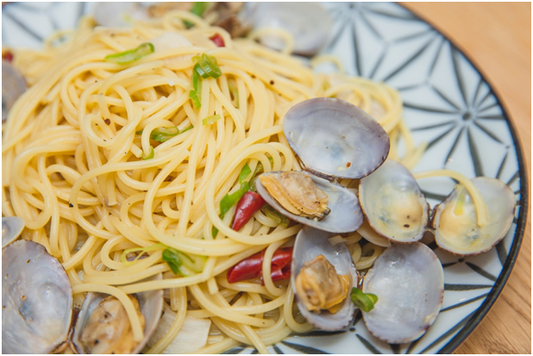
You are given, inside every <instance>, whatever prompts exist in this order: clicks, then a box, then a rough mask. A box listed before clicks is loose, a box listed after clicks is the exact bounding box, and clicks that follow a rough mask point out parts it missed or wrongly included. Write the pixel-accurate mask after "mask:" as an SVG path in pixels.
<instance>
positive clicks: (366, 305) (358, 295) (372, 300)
mask: <svg viewBox="0 0 533 356" xmlns="http://www.w3.org/2000/svg"><path fill="white" fill-rule="evenodd" d="M350 299H351V300H352V302H353V303H354V304H355V305H356V306H357V307H358V308H359V309H361V310H362V311H364V312H366V313H368V312H369V311H371V310H372V309H374V304H376V302H377V301H378V297H377V296H376V295H375V294H372V293H364V292H363V291H362V290H360V289H359V288H356V287H353V288H352V291H351V292H350Z"/></svg>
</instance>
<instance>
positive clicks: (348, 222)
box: [255, 172, 363, 233]
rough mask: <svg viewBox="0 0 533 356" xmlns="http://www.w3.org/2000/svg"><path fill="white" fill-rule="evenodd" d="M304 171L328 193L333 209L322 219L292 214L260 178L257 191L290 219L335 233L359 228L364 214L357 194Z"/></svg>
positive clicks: (330, 207)
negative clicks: (269, 191)
mask: <svg viewBox="0 0 533 356" xmlns="http://www.w3.org/2000/svg"><path fill="white" fill-rule="evenodd" d="M280 173H281V172H268V173H263V174H264V175H273V174H280ZM302 173H303V174H307V175H308V176H309V177H310V178H311V179H312V180H313V182H314V183H315V184H316V185H317V186H318V187H319V188H320V189H321V190H323V191H324V192H325V193H326V194H327V195H328V198H329V202H328V207H329V209H331V211H330V213H329V214H328V215H327V216H326V217H325V218H324V219H322V220H316V219H308V218H306V217H303V216H299V215H295V214H291V213H290V212H288V211H287V210H286V209H284V208H283V207H282V206H281V205H280V204H279V203H278V202H277V200H276V199H274V198H273V197H272V196H271V195H270V194H269V193H268V191H267V190H266V188H265V187H264V186H263V184H262V183H261V180H260V179H256V180H255V185H256V189H257V192H258V193H259V194H260V195H261V196H262V197H263V199H265V201H266V202H267V203H268V204H269V205H270V206H272V207H273V208H274V209H276V210H277V211H279V212H280V213H282V214H283V215H285V216H286V217H288V218H289V219H292V220H294V221H297V222H299V223H301V224H304V225H308V226H311V227H314V228H316V229H320V230H324V231H329V232H335V233H345V232H352V231H355V230H357V229H358V228H359V226H360V225H361V224H362V222H363V214H362V213H361V208H360V207H359V201H358V200H357V196H356V195H355V194H354V193H353V192H351V191H350V190H349V189H347V188H344V187H342V186H341V185H339V184H336V183H331V182H329V181H328V180H326V179H322V178H319V177H316V176H313V175H312V174H308V173H305V172H302Z"/></svg>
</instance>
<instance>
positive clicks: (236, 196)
mask: <svg viewBox="0 0 533 356" xmlns="http://www.w3.org/2000/svg"><path fill="white" fill-rule="evenodd" d="M249 189H250V183H248V182H244V183H241V187H240V188H239V189H238V190H237V191H235V192H234V193H233V194H226V195H225V196H224V198H222V200H221V201H220V218H221V219H223V218H224V215H226V213H227V212H228V210H229V209H231V207H232V206H233V205H235V204H237V202H238V201H239V200H241V198H242V196H243V195H244V194H245V193H246V192H247V191H248V190H249Z"/></svg>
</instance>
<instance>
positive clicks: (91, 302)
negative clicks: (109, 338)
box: [72, 274, 163, 354]
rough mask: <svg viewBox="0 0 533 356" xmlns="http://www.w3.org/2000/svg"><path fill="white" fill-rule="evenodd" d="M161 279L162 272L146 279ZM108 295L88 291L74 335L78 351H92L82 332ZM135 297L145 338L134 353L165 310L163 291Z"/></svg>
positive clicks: (136, 347) (143, 342) (153, 328)
mask: <svg viewBox="0 0 533 356" xmlns="http://www.w3.org/2000/svg"><path fill="white" fill-rule="evenodd" d="M161 279H162V276H161V274H158V275H155V276H154V277H151V278H149V279H146V280H147V281H148V280H161ZM106 297H108V295H107V294H104V293H88V294H87V296H86V297H85V301H84V302H83V306H82V308H81V311H80V313H79V315H78V320H77V321H76V325H75V327H74V333H73V336H72V344H73V348H74V349H75V350H76V352H78V353H90V352H88V351H89V350H87V349H86V347H85V346H84V344H83V342H82V341H81V338H82V334H83V331H84V329H85V327H86V326H87V322H88V321H89V318H90V317H91V314H92V313H93V312H94V310H95V309H96V308H97V307H98V304H99V303H100V302H101V301H102V300H103V299H104V298H106ZM135 297H136V298H137V300H138V302H139V307H140V310H141V313H142V315H143V316H144V320H145V323H144V338H143V340H142V341H141V342H140V343H139V344H138V345H137V346H135V348H134V349H133V351H132V352H131V353H133V354H138V353H140V352H141V351H142V349H143V347H144V346H145V345H146V343H147V342H148V339H149V338H150V336H152V334H153V333H154V331H155V329H156V328H157V323H158V322H159V319H160V318H161V313H162V310H163V291H162V290H153V291H147V292H142V293H137V294H135ZM109 332H113V330H112V329H111V331H109Z"/></svg>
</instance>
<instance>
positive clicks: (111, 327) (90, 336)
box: [80, 295, 145, 354]
mask: <svg viewBox="0 0 533 356" xmlns="http://www.w3.org/2000/svg"><path fill="white" fill-rule="evenodd" d="M128 297H129V299H130V301H131V302H132V303H133V306H134V308H135V311H136V312H137V315H138V317H139V320H140V322H141V327H142V328H143V329H144V323H145V321H144V316H143V315H142V313H141V309H140V307H139V302H138V301H137V298H135V297H134V296H131V295H130V296H128ZM110 331H111V332H110ZM80 341H81V344H82V345H83V348H84V351H87V352H88V353H91V354H129V353H131V352H132V351H133V350H134V349H135V347H136V346H137V345H138V344H139V342H136V341H134V340H133V330H132V329H131V324H130V322H129V320H128V315H127V314H126V310H125V309H124V307H123V306H122V303H121V302H120V301H119V300H118V299H117V298H115V297H113V296H108V297H105V298H104V299H102V300H101V301H100V302H99V303H98V305H97V307H96V308H95V309H94V311H93V313H92V314H91V316H90V317H89V320H88V321H87V324H86V325H85V328H84V329H83V333H82V334H81V338H80Z"/></svg>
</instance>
